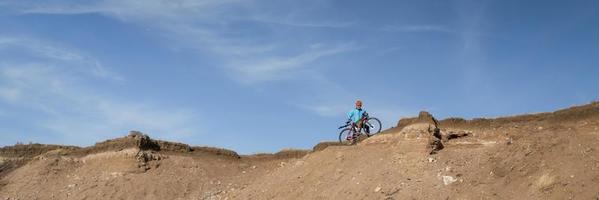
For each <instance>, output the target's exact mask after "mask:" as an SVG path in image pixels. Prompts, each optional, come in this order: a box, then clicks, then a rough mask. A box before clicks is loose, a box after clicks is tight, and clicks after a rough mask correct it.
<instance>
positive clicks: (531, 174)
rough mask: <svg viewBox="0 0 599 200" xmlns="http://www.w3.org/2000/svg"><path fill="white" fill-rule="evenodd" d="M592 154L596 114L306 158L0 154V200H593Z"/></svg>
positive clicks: (123, 148)
mask: <svg viewBox="0 0 599 200" xmlns="http://www.w3.org/2000/svg"><path fill="white" fill-rule="evenodd" d="M435 127H438V128H440V131H439V132H438V133H439V134H440V135H439V137H440V138H436V137H434V136H433V135H434V134H433V133H434V131H435V130H434V128H435ZM431 144H441V145H440V146H438V145H431ZM598 144H599V103H593V104H589V105H585V106H580V107H574V108H569V109H565V110H561V111H557V112H553V113H540V114H534V115H522V116H515V117H504V118H497V119H475V120H463V119H458V118H452V119H446V120H442V121H439V122H436V121H434V120H433V119H432V116H430V115H428V114H427V113H421V115H420V116H419V117H416V118H409V119H402V120H401V121H400V122H399V123H398V125H397V127H396V128H393V129H390V130H387V131H385V132H384V133H382V134H380V135H377V136H374V137H371V138H368V139H365V140H363V141H361V142H360V143H359V144H358V145H355V146H328V145H331V143H322V144H320V145H317V146H316V147H315V150H316V151H314V152H311V153H307V152H305V151H284V152H281V153H278V154H262V155H252V156H238V155H237V154H236V153H235V152H231V151H228V150H223V149H215V148H200V147H189V146H187V145H184V144H178V143H169V142H165V141H155V140H151V139H149V138H148V137H146V136H143V135H140V134H137V133H134V134H132V135H130V136H128V137H125V138H118V139H115V140H109V141H105V142H102V143H98V144H97V145H95V146H92V147H87V148H77V147H62V146H37V147H36V146H27V145H23V146H14V147H5V148H2V149H1V150H0V156H1V157H0V160H1V161H0V199H7V198H8V199H568V198H573V199H597V198H599V190H598V189H597V188H599V152H598V150H597V148H598V147H597V146H598ZM326 146H328V147H326ZM439 147H442V148H439ZM433 148H439V150H438V151H433V150H434V149H433ZM22 152H27V153H22ZM431 152H433V154H431ZM306 153H307V154H306Z"/></svg>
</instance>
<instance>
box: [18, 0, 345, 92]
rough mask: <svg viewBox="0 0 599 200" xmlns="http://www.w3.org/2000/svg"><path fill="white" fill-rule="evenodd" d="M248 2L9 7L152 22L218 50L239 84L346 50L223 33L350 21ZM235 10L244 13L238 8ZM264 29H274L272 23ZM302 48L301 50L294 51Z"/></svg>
mask: <svg viewBox="0 0 599 200" xmlns="http://www.w3.org/2000/svg"><path fill="white" fill-rule="evenodd" d="M252 3H253V1H238V0H204V1H191V0H181V1H162V0H151V1H135V0H105V1H94V2H92V3H89V2H87V3H71V2H66V1H59V2H53V3H52V4H44V3H39V2H35V3H32V2H26V3H19V4H18V5H17V6H13V7H15V8H16V9H18V10H20V12H21V13H23V14H63V15H69V14H82V13H97V14H101V15H105V16H108V17H112V18H115V19H118V20H121V21H125V22H131V23H136V24H141V25H143V26H146V27H151V28H152V29H157V30H160V32H161V33H162V34H160V35H162V36H165V37H167V38H169V39H172V40H174V41H176V43H177V44H178V45H179V46H183V47H184V48H191V49H199V50H201V51H203V52H210V53H212V54H214V55H216V57H219V58H220V59H221V60H222V61H223V63H224V66H223V67H224V69H227V70H230V71H229V73H231V74H232V75H233V76H231V77H233V78H234V79H236V80H238V81H239V82H242V83H257V82H261V81H271V80H285V79H286V78H287V77H291V75H292V74H293V72H295V70H297V69H298V67H301V66H303V65H307V64H309V63H312V62H315V61H317V60H320V59H324V58H325V57H327V56H331V55H335V54H339V53H343V52H346V51H348V47H347V46H329V47H323V48H320V49H311V48H307V49H306V48H305V46H301V45H300V46H298V45H297V44H295V45H290V44H288V43H287V41H280V40H270V41H268V42H266V43H265V42H264V40H259V39H256V38H254V36H255V37H259V36H258V35H254V36H252V37H249V38H248V37H243V38H238V37H235V36H227V35H230V34H229V33H230V32H231V30H230V28H229V27H228V26H229V24H231V23H235V22H238V21H244V20H245V21H248V20H250V21H252V20H253V21H254V22H257V23H270V24H279V25H285V26H299V27H346V26H350V25H351V23H343V22H317V23H316V22H306V21H302V20H298V19H293V20H291V19H290V18H280V17H278V16H270V15H264V14H263V13H262V12H261V10H252V8H253V7H252ZM239 9H243V10H244V11H246V12H238V10H239ZM239 13H244V14H239ZM268 31H269V32H271V33H272V32H276V28H275V29H270V30H268ZM301 49H304V51H303V52H302V51H299V52H298V50H301ZM289 50H292V51H294V52H297V53H295V54H291V55H286V56H282V55H280V54H278V55H277V54H276V53H274V52H281V51H289ZM248 79H249V81H248Z"/></svg>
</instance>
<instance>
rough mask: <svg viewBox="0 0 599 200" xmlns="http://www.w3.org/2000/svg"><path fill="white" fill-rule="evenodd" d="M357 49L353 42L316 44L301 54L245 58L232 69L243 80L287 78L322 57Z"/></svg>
mask: <svg viewBox="0 0 599 200" xmlns="http://www.w3.org/2000/svg"><path fill="white" fill-rule="evenodd" d="M353 49H355V47H353V46H352V45H351V44H345V45H339V46H333V47H328V46H327V47H322V45H315V46H313V47H311V48H310V49H309V50H308V51H306V52H303V53H301V54H299V55H294V56H286V57H270V58H267V59H261V60H243V61H238V62H233V63H231V65H230V66H231V67H232V69H233V70H234V71H235V72H236V75H238V76H239V77H240V78H243V79H242V80H243V82H245V83H251V82H254V81H264V80H277V79H287V78H289V77H287V76H289V75H292V74H291V72H293V71H297V70H301V69H305V68H309V67H310V66H309V65H308V64H309V63H312V62H314V61H316V60H318V59H320V58H322V57H326V56H332V55H335V54H340V53H344V52H347V51H351V50H353Z"/></svg>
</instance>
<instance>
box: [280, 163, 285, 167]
mask: <svg viewBox="0 0 599 200" xmlns="http://www.w3.org/2000/svg"><path fill="white" fill-rule="evenodd" d="M285 165H287V163H286V162H281V163H279V167H285Z"/></svg>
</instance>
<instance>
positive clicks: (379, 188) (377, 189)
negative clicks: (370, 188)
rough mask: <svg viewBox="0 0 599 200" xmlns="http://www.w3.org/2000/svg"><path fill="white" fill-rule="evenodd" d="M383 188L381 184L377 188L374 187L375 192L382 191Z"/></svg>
mask: <svg viewBox="0 0 599 200" xmlns="http://www.w3.org/2000/svg"><path fill="white" fill-rule="evenodd" d="M382 189H383V188H381V186H377V187H376V188H374V192H380V191H381V190H382Z"/></svg>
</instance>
